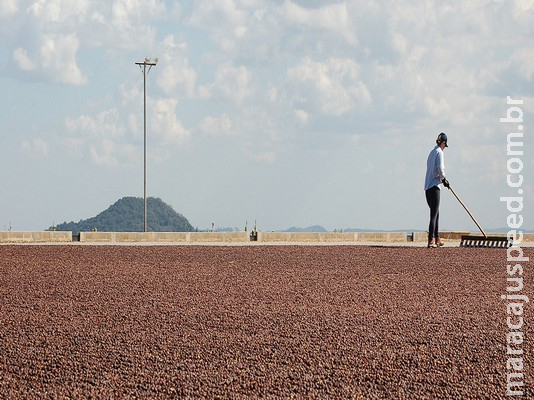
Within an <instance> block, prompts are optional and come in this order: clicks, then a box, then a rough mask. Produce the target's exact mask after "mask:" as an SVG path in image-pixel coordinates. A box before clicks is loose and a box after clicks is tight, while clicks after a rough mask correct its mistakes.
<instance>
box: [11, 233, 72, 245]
mask: <svg viewBox="0 0 534 400" xmlns="http://www.w3.org/2000/svg"><path fill="white" fill-rule="evenodd" d="M47 242H51V243H55V242H72V232H70V231H68V232H65V231H42V232H13V231H2V232H0V243H47Z"/></svg>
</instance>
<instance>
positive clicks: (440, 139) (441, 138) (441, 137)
mask: <svg viewBox="0 0 534 400" xmlns="http://www.w3.org/2000/svg"><path fill="white" fill-rule="evenodd" d="M442 142H443V143H445V147H449V146H448V144H447V135H446V134H445V133H443V132H441V133H440V134H439V135H438V138H437V139H436V143H437V144H440V143H442Z"/></svg>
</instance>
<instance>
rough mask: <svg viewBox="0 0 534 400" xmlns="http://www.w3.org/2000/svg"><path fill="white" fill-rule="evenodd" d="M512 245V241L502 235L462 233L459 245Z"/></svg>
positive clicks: (499, 246) (501, 246)
mask: <svg viewBox="0 0 534 400" xmlns="http://www.w3.org/2000/svg"><path fill="white" fill-rule="evenodd" d="M511 246H512V241H511V240H508V238H507V237H503V236H471V235H464V236H462V240H461V242H460V247H486V248H497V249H507V248H508V247H511Z"/></svg>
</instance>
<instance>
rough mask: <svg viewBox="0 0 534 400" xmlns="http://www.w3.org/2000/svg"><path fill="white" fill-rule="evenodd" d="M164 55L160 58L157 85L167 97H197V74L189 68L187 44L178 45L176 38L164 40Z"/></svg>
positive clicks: (170, 37) (168, 37) (171, 37)
mask: <svg viewBox="0 0 534 400" xmlns="http://www.w3.org/2000/svg"><path fill="white" fill-rule="evenodd" d="M163 47H164V48H163V51H164V54H163V56H162V57H161V58H160V63H159V65H158V68H161V71H158V76H157V84H158V86H159V87H160V88H161V89H162V90H163V91H164V92H165V94H167V95H173V96H175V97H182V96H184V95H185V96H186V97H189V98H192V97H193V96H194V95H195V85H196V79H197V72H196V71H195V69H194V68H191V67H190V66H189V62H188V60H187V58H186V57H185V55H184V50H186V49H187V45H186V44H185V43H180V44H176V43H175V38H174V36H172V35H171V36H167V37H166V38H165V39H164V40H163Z"/></svg>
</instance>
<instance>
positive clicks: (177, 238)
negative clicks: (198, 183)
mask: <svg viewBox="0 0 534 400" xmlns="http://www.w3.org/2000/svg"><path fill="white" fill-rule="evenodd" d="M468 234H470V233H469V232H441V238H442V239H443V240H444V241H451V242H454V241H458V242H459V241H460V239H461V236H462V235H468ZM471 234H472V235H479V233H477V232H474V233H473V232H471ZM427 236H428V235H427V233H426V232H413V241H414V242H419V243H424V242H426V241H427ZM490 236H506V233H497V234H495V233H492V234H490ZM407 240H408V239H407V235H406V233H405V232H343V233H341V232H258V240H257V241H258V242H259V243H276V242H290V243H299V242H303V243H306V242H308V243H321V242H331V243H343V242H345V243H352V242H360V243H365V242H368V243H404V242H407ZM523 241H524V242H527V243H532V242H534V233H525V234H524V235H523ZM46 242H51V243H67V242H72V233H71V232H57V231H56V232H48V231H43V232H13V231H0V243H46ZM80 242H85V243H136V242H139V243H143V242H145V243H147V242H150V243H158V242H160V243H205V242H210V243H248V242H250V233H249V232H146V233H144V232H81V233H80Z"/></svg>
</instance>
